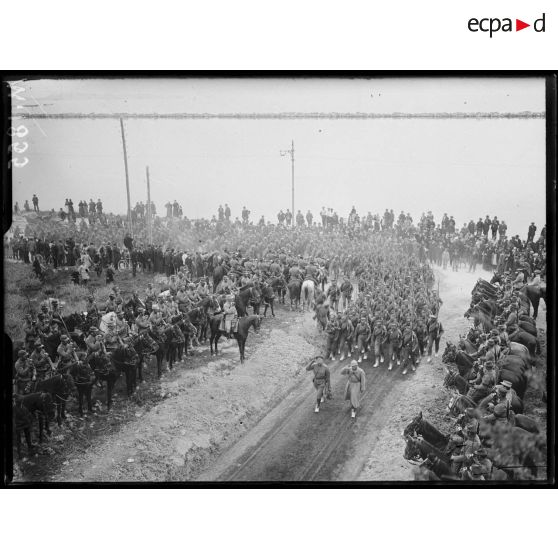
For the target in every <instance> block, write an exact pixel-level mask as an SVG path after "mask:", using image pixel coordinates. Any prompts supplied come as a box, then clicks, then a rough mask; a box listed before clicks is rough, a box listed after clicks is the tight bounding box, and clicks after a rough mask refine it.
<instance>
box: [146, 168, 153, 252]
mask: <svg viewBox="0 0 558 558" xmlns="http://www.w3.org/2000/svg"><path fill="white" fill-rule="evenodd" d="M145 172H146V175H147V232H148V238H149V244H153V228H152V223H151V187H150V185H149V167H148V166H147V167H145Z"/></svg>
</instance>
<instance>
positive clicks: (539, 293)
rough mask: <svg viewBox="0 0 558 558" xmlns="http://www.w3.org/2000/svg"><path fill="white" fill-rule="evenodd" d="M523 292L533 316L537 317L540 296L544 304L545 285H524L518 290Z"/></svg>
mask: <svg viewBox="0 0 558 558" xmlns="http://www.w3.org/2000/svg"><path fill="white" fill-rule="evenodd" d="M519 292H520V293H524V294H525V295H526V296H527V298H528V299H529V302H530V303H531V305H532V307H533V318H535V320H536V319H537V316H538V314H539V303H540V301H541V298H542V299H543V300H544V302H545V304H546V286H540V285H525V286H524V287H523V288H522V289H521V290H520V291H519Z"/></svg>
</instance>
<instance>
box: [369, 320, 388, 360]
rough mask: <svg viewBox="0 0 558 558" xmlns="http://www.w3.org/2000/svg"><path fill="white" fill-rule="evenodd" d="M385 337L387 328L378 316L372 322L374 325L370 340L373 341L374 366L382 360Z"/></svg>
mask: <svg viewBox="0 0 558 558" xmlns="http://www.w3.org/2000/svg"><path fill="white" fill-rule="evenodd" d="M386 338H387V328H386V326H385V325H384V322H383V320H382V319H381V318H378V319H377V320H376V321H375V322H374V327H373V329H372V342H373V343H374V357H375V361H374V368H377V367H378V366H379V365H380V362H384V342H385V340H386Z"/></svg>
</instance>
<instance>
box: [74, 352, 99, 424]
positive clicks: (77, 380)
mask: <svg viewBox="0 0 558 558" xmlns="http://www.w3.org/2000/svg"><path fill="white" fill-rule="evenodd" d="M68 372H69V374H70V375H71V376H72V378H73V380H74V385H75V386H76V389H77V393H78V407H79V414H80V416H83V400H84V399H85V401H86V402H87V410H88V411H89V412H92V411H93V406H92V404H91V392H92V391H93V384H94V383H95V373H94V372H93V370H92V369H91V367H90V366H89V364H87V363H86V362H80V363H77V362H76V363H74V364H73V365H72V366H70V368H69V370H68Z"/></svg>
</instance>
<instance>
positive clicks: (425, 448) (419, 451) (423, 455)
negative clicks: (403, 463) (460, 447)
mask: <svg viewBox="0 0 558 558" xmlns="http://www.w3.org/2000/svg"><path fill="white" fill-rule="evenodd" d="M404 438H405V441H406V442H407V444H406V446H405V452H404V453H403V457H404V458H405V459H407V461H417V460H419V459H433V458H437V459H439V460H440V461H441V462H443V463H445V464H446V465H449V462H450V459H449V457H450V456H449V455H448V454H447V453H445V452H443V451H440V450H439V449H438V448H437V447H436V446H434V445H433V444H431V443H430V442H427V441H426V440H424V439H422V438H419V437H416V436H411V435H409V434H407V435H404Z"/></svg>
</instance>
